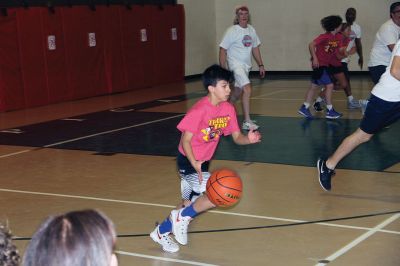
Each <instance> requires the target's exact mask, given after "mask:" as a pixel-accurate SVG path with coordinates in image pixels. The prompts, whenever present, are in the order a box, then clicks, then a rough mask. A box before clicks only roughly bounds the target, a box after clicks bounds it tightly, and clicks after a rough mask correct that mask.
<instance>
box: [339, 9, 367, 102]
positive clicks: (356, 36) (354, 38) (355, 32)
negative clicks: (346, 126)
mask: <svg viewBox="0 0 400 266" xmlns="http://www.w3.org/2000/svg"><path fill="white" fill-rule="evenodd" d="M345 16H346V23H347V24H348V25H350V34H349V38H350V42H349V44H348V45H347V48H346V51H347V52H348V53H349V54H350V51H352V49H353V47H355V50H356V52H357V54H358V65H359V66H360V69H362V68H363V64H364V58H363V52H362V44H361V27H360V25H358V24H357V23H356V22H355V20H356V17H357V11H356V9H355V8H354V7H350V8H348V9H347V10H346V14H345ZM349 62H350V56H348V57H345V58H343V59H342V68H343V73H344V75H345V77H346V79H347V86H346V87H345V88H344V93H345V94H346V97H347V107H348V108H349V109H356V108H360V103H359V101H358V100H356V99H354V97H353V94H352V92H351V84H350V74H349V68H348V64H349Z"/></svg>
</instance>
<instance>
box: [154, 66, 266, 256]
mask: <svg viewBox="0 0 400 266" xmlns="http://www.w3.org/2000/svg"><path fill="white" fill-rule="evenodd" d="M232 79H233V73H232V72H231V71H229V70H226V69H224V68H222V67H220V66H218V65H213V66H211V67H209V68H207V69H206V70H205V71H204V73H203V85H204V87H205V88H206V90H208V95H207V96H205V97H203V98H202V99H200V100H199V101H198V102H197V103H196V104H195V105H194V106H193V107H192V108H191V109H190V110H189V111H188V112H187V114H186V115H185V117H184V118H183V119H182V120H181V122H180V123H179V124H178V129H179V130H180V131H181V132H182V135H181V140H180V143H179V155H178V157H177V164H178V169H179V175H180V176H181V194H182V202H181V203H180V204H179V206H182V205H183V208H181V209H176V210H172V211H171V214H170V215H169V217H167V218H166V219H165V220H164V221H163V222H162V223H161V224H160V225H158V226H157V227H156V228H155V229H154V230H153V232H151V233H150V237H151V238H152V239H153V240H154V242H156V243H158V244H160V245H161V246H162V249H163V250H164V251H167V252H172V253H173V252H177V251H178V250H179V245H178V244H177V243H176V242H175V241H174V240H173V239H172V237H171V236H170V233H173V234H174V235H175V239H176V241H177V242H178V243H179V244H182V245H186V244H187V242H188V241H187V229H188V226H189V223H190V221H191V220H192V219H193V218H194V217H196V216H197V215H198V214H200V213H202V212H205V211H207V210H209V209H211V208H214V207H215V205H214V204H213V203H212V202H211V201H210V200H209V199H208V197H207V195H205V194H203V192H205V190H206V183H207V180H208V179H209V177H210V173H209V172H208V166H209V163H210V160H211V158H212V156H213V155H214V152H215V149H216V148H217V145H218V143H219V140H220V138H221V137H222V136H227V135H232V139H233V141H234V142H235V143H236V144H239V145H246V144H252V143H257V142H260V141H261V135H260V133H259V132H258V131H254V130H252V129H250V131H249V133H248V135H247V136H246V135H243V134H242V133H241V132H240V128H239V125H238V122H237V118H236V111H235V108H234V106H233V105H232V104H231V103H229V102H228V101H227V100H228V98H229V96H230V93H231V89H230V87H229V82H230V81H231V80H232Z"/></svg>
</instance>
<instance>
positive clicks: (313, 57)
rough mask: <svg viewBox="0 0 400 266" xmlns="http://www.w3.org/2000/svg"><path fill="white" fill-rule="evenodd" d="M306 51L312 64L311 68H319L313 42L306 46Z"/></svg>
mask: <svg viewBox="0 0 400 266" xmlns="http://www.w3.org/2000/svg"><path fill="white" fill-rule="evenodd" d="M308 50H309V51H310V55H311V62H312V66H313V68H317V67H319V62H318V58H317V54H316V53H315V43H314V41H312V42H310V44H309V45H308Z"/></svg>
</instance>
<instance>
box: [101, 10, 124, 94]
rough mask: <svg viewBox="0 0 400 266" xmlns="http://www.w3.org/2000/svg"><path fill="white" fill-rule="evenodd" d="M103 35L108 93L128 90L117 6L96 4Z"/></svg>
mask: <svg viewBox="0 0 400 266" xmlns="http://www.w3.org/2000/svg"><path fill="white" fill-rule="evenodd" d="M96 12H100V14H101V25H102V30H103V31H102V34H103V36H104V63H105V71H106V72H105V73H106V80H107V87H108V91H109V92H110V93H113V92H120V91H126V90H128V82H127V79H126V76H125V72H124V64H123V52H122V41H121V38H122V37H121V36H122V32H121V19H120V10H119V7H118V6H115V5H114V6H113V5H111V6H108V7H107V6H98V7H97V11H96Z"/></svg>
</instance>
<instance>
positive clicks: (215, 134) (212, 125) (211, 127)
mask: <svg viewBox="0 0 400 266" xmlns="http://www.w3.org/2000/svg"><path fill="white" fill-rule="evenodd" d="M230 119H231V118H230V117H229V116H224V117H217V118H214V119H211V120H210V121H208V127H207V128H205V129H202V130H201V132H202V133H203V134H204V135H203V140H204V141H206V142H209V141H213V140H218V139H219V137H220V136H221V135H222V133H223V129H224V128H226V127H227V126H228V123H229V120H230Z"/></svg>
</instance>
